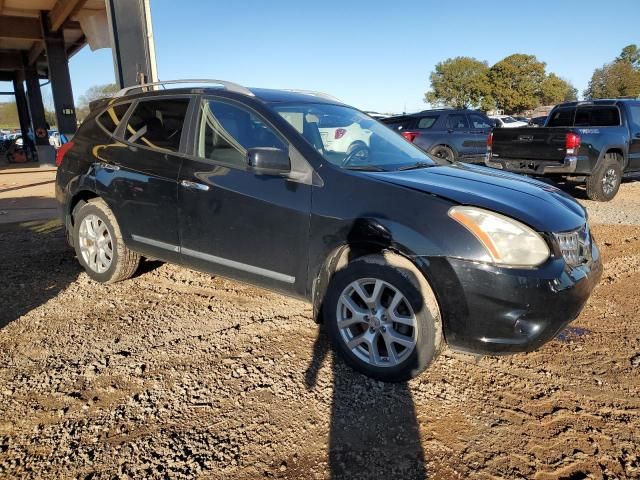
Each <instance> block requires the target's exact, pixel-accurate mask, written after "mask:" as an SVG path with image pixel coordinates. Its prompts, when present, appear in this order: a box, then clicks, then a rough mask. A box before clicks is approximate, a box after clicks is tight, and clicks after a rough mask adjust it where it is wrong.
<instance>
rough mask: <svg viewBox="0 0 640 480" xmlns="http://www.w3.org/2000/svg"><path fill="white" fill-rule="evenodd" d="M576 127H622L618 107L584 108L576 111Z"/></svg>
mask: <svg viewBox="0 0 640 480" xmlns="http://www.w3.org/2000/svg"><path fill="white" fill-rule="evenodd" d="M574 125H575V126H576V127H615V126H618V125H620V112H619V111H618V109H617V107H614V106H611V107H583V108H578V110H577V111H576V120H575V123H574Z"/></svg>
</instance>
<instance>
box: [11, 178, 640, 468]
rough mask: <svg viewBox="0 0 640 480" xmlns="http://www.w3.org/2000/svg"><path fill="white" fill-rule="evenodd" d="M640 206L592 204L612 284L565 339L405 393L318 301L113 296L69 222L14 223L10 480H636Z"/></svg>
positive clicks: (121, 292) (154, 287) (152, 270)
mask: <svg viewBox="0 0 640 480" xmlns="http://www.w3.org/2000/svg"><path fill="white" fill-rule="evenodd" d="M639 199H640V182H635V183H626V184H625V185H623V187H622V191H621V194H620V195H619V197H617V198H616V200H615V201H614V202H613V203H611V204H606V205H594V204H592V203H590V202H587V203H588V206H589V209H590V211H591V218H592V221H593V222H594V223H597V224H596V225H595V226H594V232H595V235H596V238H597V240H598V242H599V244H600V246H601V248H602V250H603V253H604V257H605V262H606V264H605V274H604V276H603V280H602V283H601V285H600V286H599V287H598V288H597V290H596V292H595V294H594V296H593V297H592V298H591V300H590V301H589V303H588V305H587V307H586V309H585V310H584V312H583V314H582V315H581V316H580V317H579V318H578V320H576V321H575V323H574V324H572V326H571V327H570V329H568V330H566V331H565V332H564V333H563V334H562V335H561V336H560V337H559V338H558V339H556V340H554V341H552V342H550V343H549V344H547V345H546V346H545V347H543V348H542V349H541V350H539V351H538V352H535V353H531V354H521V355H515V356H511V357H499V358H482V359H480V360H479V361H477V362H476V360H475V359H474V358H472V357H468V356H463V355H460V354H455V353H452V352H445V353H444V354H443V355H442V356H441V357H440V358H439V359H438V361H437V362H436V364H435V365H434V366H433V367H432V368H431V369H430V370H429V371H428V372H427V373H425V374H424V375H422V376H421V377H420V378H418V379H416V380H414V381H411V382H409V383H408V384H396V385H389V384H382V383H379V382H375V381H372V380H369V379H367V378H365V377H363V376H360V375H358V374H355V373H354V372H352V371H351V370H349V369H348V368H346V367H345V366H344V365H343V364H342V363H341V362H340V361H334V359H333V356H332V354H331V352H330V350H329V349H328V347H327V339H326V337H325V336H324V335H323V334H321V333H320V334H319V332H318V329H317V327H316V326H315V325H314V323H313V322H312V319H311V310H310V307H309V306H308V305H306V304H303V303H300V302H297V301H292V300H289V299H287V298H284V297H281V296H278V295H276V294H272V293H269V292H266V291H263V290H258V289H255V288H253V287H249V286H246V285H242V284H239V283H235V282H231V281H228V280H224V279H221V278H211V277H210V276H207V275H204V274H200V273H196V272H192V271H189V270H185V269H181V268H178V267H175V266H171V265H162V264H158V263H147V264H145V268H144V269H143V271H142V272H141V273H140V274H139V275H138V276H137V277H136V278H134V279H132V280H128V281H126V282H123V283H120V284H116V285H111V286H105V285H99V284H96V283H93V282H91V281H89V279H88V277H87V276H86V275H85V274H84V273H82V272H81V271H80V269H79V267H78V264H77V262H76V261H75V259H74V256H73V254H72V252H71V250H69V249H68V247H67V246H66V244H65V242H64V239H63V234H62V231H61V230H60V227H59V226H58V225H57V224H56V223H55V222H49V223H45V224H43V223H30V224H25V225H23V226H21V227H20V228H17V227H15V226H12V225H5V226H0V269H1V277H0V278H1V280H0V286H1V289H2V290H1V293H0V477H28V478H86V479H89V478H128V477H133V478H150V477H167V478H193V477H204V478H216V479H218V478H220V479H222V478H224V479H231V480H235V479H255V478H283V479H284V478H286V479H312V478H349V479H351V478H398V479H411V478H424V477H425V476H429V477H431V478H445V479H448V478H469V477H474V478H498V477H499V478H538V479H555V478H566V479H581V478H640V418H639V416H640V315H638V314H639V313H640V295H638V289H639V288H640V219H639V218H638V216H639V215H640V214H639V212H640V209H639V208H638V206H639V205H638V203H639ZM607 223H608V224H607ZM389 472H393V473H394V476H393V477H391V476H389V475H386V474H387V473H389Z"/></svg>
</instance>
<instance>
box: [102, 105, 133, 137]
mask: <svg viewBox="0 0 640 480" xmlns="http://www.w3.org/2000/svg"><path fill="white" fill-rule="evenodd" d="M130 105H131V103H130V102H127V103H119V104H117V105H111V106H110V107H109V108H107V109H106V110H105V111H104V112H103V113H101V114H100V115H99V116H98V122H99V123H100V125H102V126H103V127H104V128H106V129H107V130H108V131H109V132H110V133H113V132H115V131H116V128H118V125H119V124H120V121H121V120H122V117H124V114H125V113H127V110H129V106H130Z"/></svg>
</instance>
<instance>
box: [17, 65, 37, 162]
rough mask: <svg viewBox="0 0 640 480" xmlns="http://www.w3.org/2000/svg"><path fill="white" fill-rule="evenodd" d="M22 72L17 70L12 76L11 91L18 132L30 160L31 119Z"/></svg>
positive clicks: (31, 153) (31, 147)
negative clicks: (18, 123)
mask: <svg viewBox="0 0 640 480" xmlns="http://www.w3.org/2000/svg"><path fill="white" fill-rule="evenodd" d="M23 82H24V72H23V71H22V70H19V71H17V72H16V74H15V76H14V77H13V91H14V92H15V95H16V108H17V110H18V120H19V122H20V132H21V134H22V144H23V145H24V147H25V150H26V151H27V156H28V157H29V159H30V160H32V159H33V157H32V155H33V152H34V148H33V142H32V141H31V139H30V138H29V127H30V126H31V119H30V118H29V107H28V106H27V96H26V95H25V93H24V85H23Z"/></svg>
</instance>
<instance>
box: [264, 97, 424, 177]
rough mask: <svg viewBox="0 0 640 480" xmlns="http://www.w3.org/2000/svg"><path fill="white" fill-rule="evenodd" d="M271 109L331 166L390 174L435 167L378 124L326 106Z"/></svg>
mask: <svg viewBox="0 0 640 480" xmlns="http://www.w3.org/2000/svg"><path fill="white" fill-rule="evenodd" d="M273 109H274V110H275V111H276V112H278V113H279V114H280V115H281V116H282V118H284V119H285V120H286V121H287V122H289V123H290V124H291V125H292V126H293V127H294V128H295V129H296V130H297V131H298V132H299V133H300V134H301V135H302V136H303V137H304V138H305V140H307V142H309V143H310V144H311V145H312V146H313V147H314V148H315V149H316V150H317V151H318V152H319V153H321V154H322V156H323V157H324V158H325V159H326V160H327V161H328V162H330V163H332V164H333V165H336V166H338V167H341V168H348V169H352V170H372V171H376V170H378V171H383V170H384V171H390V170H399V169H400V170H402V169H408V168H421V167H430V166H434V165H436V162H435V160H434V159H433V158H431V157H430V156H429V155H427V154H426V153H424V152H423V151H422V150H420V149H419V148H417V147H415V146H414V145H412V144H411V143H409V142H408V141H407V140H405V139H404V138H403V137H401V136H400V135H398V134H397V133H395V132H393V131H392V130H391V129H389V128H388V127H386V126H385V125H383V124H382V123H379V122H377V121H376V120H373V119H372V118H371V117H369V116H367V115H365V114H363V113H361V112H359V111H357V110H355V109H353V108H350V107H345V106H341V105H329V104H314V103H302V104H276V105H274V106H273Z"/></svg>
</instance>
